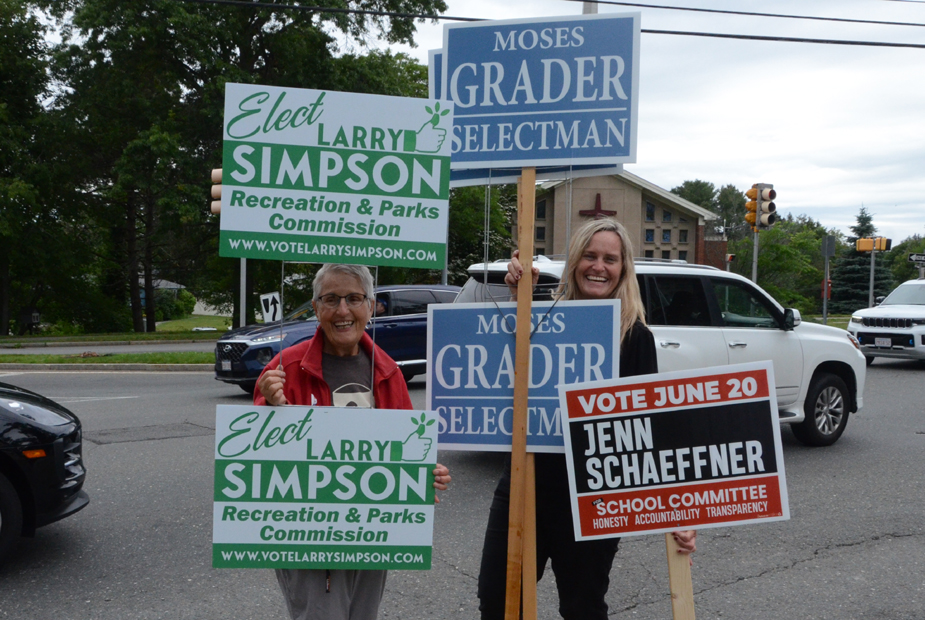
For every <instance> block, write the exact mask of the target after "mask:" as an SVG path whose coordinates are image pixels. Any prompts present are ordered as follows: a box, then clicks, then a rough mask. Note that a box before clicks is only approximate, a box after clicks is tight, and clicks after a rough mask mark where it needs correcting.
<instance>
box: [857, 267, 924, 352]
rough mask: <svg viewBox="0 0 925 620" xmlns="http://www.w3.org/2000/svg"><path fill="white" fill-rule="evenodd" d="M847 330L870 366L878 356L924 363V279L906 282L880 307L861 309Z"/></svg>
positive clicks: (882, 302) (881, 303)
mask: <svg viewBox="0 0 925 620" xmlns="http://www.w3.org/2000/svg"><path fill="white" fill-rule="evenodd" d="M848 331H849V332H851V333H852V334H854V336H855V337H856V338H857V339H858V341H860V343H861V351H862V352H863V353H864V357H866V358H867V363H868V364H870V363H871V362H873V361H874V358H875V357H894V358H900V359H913V360H925V280H923V279H919V280H909V281H908V282H903V283H902V284H900V285H899V286H897V287H896V288H895V289H894V290H893V292H892V293H890V294H889V295H888V296H887V298H886V299H884V300H883V301H881V302H880V305H878V306H877V307H875V308H866V309H864V310H858V311H857V312H855V313H854V314H852V315H851V322H850V323H848Z"/></svg>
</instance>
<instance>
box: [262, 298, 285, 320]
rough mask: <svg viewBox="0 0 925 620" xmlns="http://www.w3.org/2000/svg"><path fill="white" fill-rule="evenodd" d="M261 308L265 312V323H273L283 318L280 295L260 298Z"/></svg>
mask: <svg viewBox="0 0 925 620" xmlns="http://www.w3.org/2000/svg"><path fill="white" fill-rule="evenodd" d="M260 307H261V309H262V310H263V322H264V323H272V322H273V321H278V320H280V318H281V317H282V313H283V308H282V306H281V305H280V303H279V293H267V294H266V295H261V296H260Z"/></svg>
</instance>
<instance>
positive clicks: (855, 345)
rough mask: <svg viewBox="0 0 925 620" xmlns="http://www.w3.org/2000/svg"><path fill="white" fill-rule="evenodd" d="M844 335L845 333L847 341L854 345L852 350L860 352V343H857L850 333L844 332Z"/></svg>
mask: <svg viewBox="0 0 925 620" xmlns="http://www.w3.org/2000/svg"><path fill="white" fill-rule="evenodd" d="M846 333H847V335H848V340H850V341H851V344H853V345H854V348H855V349H857V350H858V351H860V350H861V343H860V342H858V339H857V338H855V337H854V334H852V333H851V332H846Z"/></svg>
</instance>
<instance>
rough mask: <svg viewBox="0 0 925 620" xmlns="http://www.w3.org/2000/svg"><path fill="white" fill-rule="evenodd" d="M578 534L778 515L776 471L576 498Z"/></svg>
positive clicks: (691, 525) (616, 533)
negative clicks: (745, 477) (579, 532)
mask: <svg viewBox="0 0 925 620" xmlns="http://www.w3.org/2000/svg"><path fill="white" fill-rule="evenodd" d="M578 513H579V520H580V522H581V532H582V536H583V537H594V536H607V537H610V536H620V535H621V534H624V533H626V532H633V533H638V532H640V531H646V530H666V529H679V528H680V529H695V528H697V527H702V526H704V525H710V524H716V523H727V524H728V523H734V522H737V521H755V520H761V519H771V518H776V517H781V516H782V515H783V509H782V507H781V496H780V485H779V484H778V478H777V476H776V475H770V476H758V477H755V478H750V479H747V480H743V479H741V478H739V479H735V480H716V481H714V482H709V483H705V484H694V485H683V486H677V487H658V488H652V489H642V490H639V491H619V492H612V493H600V494H593V495H585V496H583V497H579V498H578Z"/></svg>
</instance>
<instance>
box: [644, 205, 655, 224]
mask: <svg viewBox="0 0 925 620" xmlns="http://www.w3.org/2000/svg"><path fill="white" fill-rule="evenodd" d="M646 221H647V222H654V221H655V205H654V204H652V203H651V202H647V203H646Z"/></svg>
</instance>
